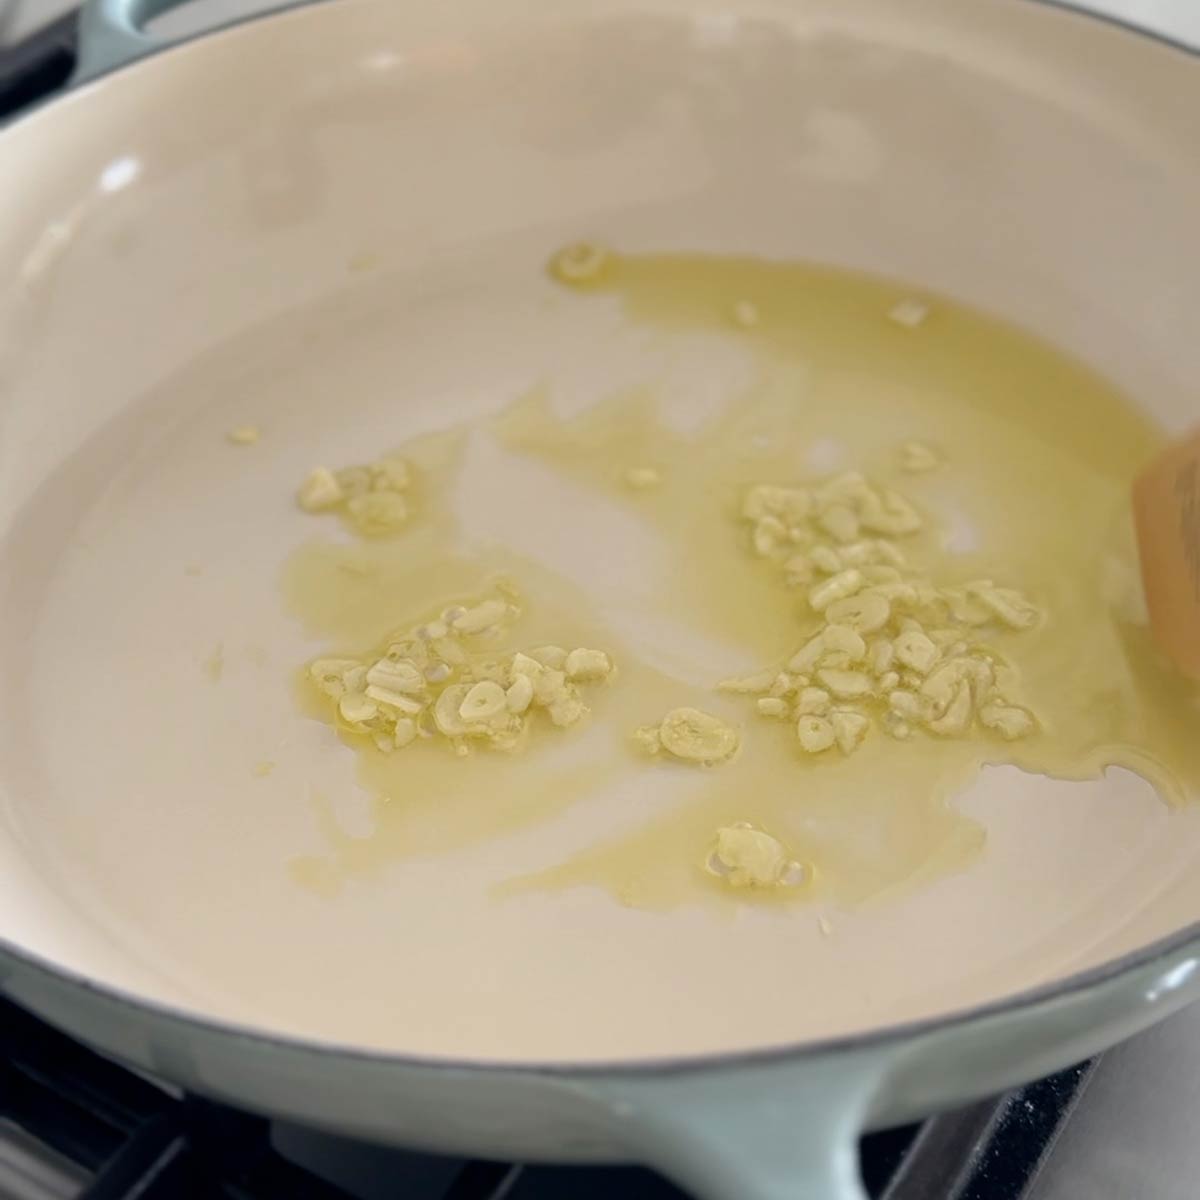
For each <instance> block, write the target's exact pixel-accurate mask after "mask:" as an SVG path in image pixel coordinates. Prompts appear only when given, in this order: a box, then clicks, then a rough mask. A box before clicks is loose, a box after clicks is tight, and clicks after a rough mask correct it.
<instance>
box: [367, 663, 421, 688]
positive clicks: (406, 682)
mask: <svg viewBox="0 0 1200 1200" xmlns="http://www.w3.org/2000/svg"><path fill="white" fill-rule="evenodd" d="M367 683H369V684H374V685H375V686H376V687H383V688H388V689H389V690H391V691H393V692H410V693H412V694H414V695H420V694H421V693H422V692H424V690H425V676H424V675H422V674H421V672H420V671H418V670H417V668H416V667H415V666H414V665H413V663H412V662H410V661H409V660H408V659H401V660H400V661H398V662H393V661H392V660H391V659H388V658H381V659H380V660H379V661H378V662H376V663H374V664H373V665H372V666H371V667H370V668H369V669H368V671H367Z"/></svg>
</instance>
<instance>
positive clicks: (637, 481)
mask: <svg viewBox="0 0 1200 1200" xmlns="http://www.w3.org/2000/svg"><path fill="white" fill-rule="evenodd" d="M625 482H626V483H627V484H628V485H629V486H630V487H631V488H633V489H634V491H638V492H644V491H646V490H647V489H648V488H654V487H658V485H659V484H660V483H661V482H662V476H661V475H659V473H658V472H657V471H656V470H655V469H654V468H653V467H629V468H628V469H627V470H626V472H625Z"/></svg>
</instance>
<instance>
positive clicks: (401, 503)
mask: <svg viewBox="0 0 1200 1200" xmlns="http://www.w3.org/2000/svg"><path fill="white" fill-rule="evenodd" d="M410 482H411V480H410V477H409V469H408V463H407V462H405V460H404V459H402V458H394V457H392V458H381V459H379V460H378V461H377V462H373V463H367V464H366V465H365V466H355V467H342V468H341V469H340V470H338V471H331V470H329V468H328V467H317V468H316V469H315V470H314V471H312V472H311V473H310V474H309V476H308V478H307V479H305V481H304V482H303V483H302V484H301V485H300V490H299V492H298V493H297V496H296V499H297V502H298V503H299V505H300V507H301V508H302V509H304V511H305V512H327V511H331V510H333V509H338V508H340V509H341V511H342V513H343V515H344V516H345V517H346V519H347V520H348V521H349V522H350V524H351V525H353V526H354V528H355V529H357V530H358V532H360V533H362V534H364V535H366V536H368V537H378V536H382V535H384V534H389V533H394V532H396V530H398V529H400V528H402V527H403V526H404V525H405V524H406V523H407V521H408V518H409V506H408V502H407V500H406V499H405V498H404V496H403V495H402V494H401V493H402V492H404V490H405V489H406V488H407V487H408V486H409V483H410Z"/></svg>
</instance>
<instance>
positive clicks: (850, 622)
mask: <svg viewBox="0 0 1200 1200" xmlns="http://www.w3.org/2000/svg"><path fill="white" fill-rule="evenodd" d="M891 615H892V606H891V604H889V603H888V600H887V597H885V596H881V595H880V594H879V593H878V592H859V593H858V595H856V596H847V597H846V598H845V599H844V600H835V601H833V603H832V604H830V605H828V606H827V607H826V609H825V616H826V617H827V619H828V620H830V621H832V622H835V623H836V624H839V625H847V626H849V627H850V628H851V629H854V630H856V631H857V632H858V633H860V634H863V633H875V632H876V631H877V630H880V629H882V628H883V627H884V626H885V625H886V624H887V623H888V620H889V619H890V617H891Z"/></svg>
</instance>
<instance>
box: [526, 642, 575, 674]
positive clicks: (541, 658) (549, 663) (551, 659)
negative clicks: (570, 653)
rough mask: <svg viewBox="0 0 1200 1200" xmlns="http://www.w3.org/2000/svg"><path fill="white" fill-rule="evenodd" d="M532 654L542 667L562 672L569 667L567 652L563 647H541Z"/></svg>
mask: <svg viewBox="0 0 1200 1200" xmlns="http://www.w3.org/2000/svg"><path fill="white" fill-rule="evenodd" d="M530 653H531V654H532V655H533V657H534V658H535V659H537V661H538V662H539V663H540V664H541V665H542V666H544V667H550V668H552V669H553V670H555V671H561V670H562V669H563V667H565V666H566V665H567V652H566V651H565V650H564V649H563V648H562V647H561V646H539V647H538V648H537V649H536V650H532V651H530Z"/></svg>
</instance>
